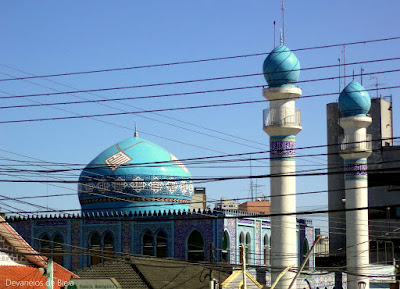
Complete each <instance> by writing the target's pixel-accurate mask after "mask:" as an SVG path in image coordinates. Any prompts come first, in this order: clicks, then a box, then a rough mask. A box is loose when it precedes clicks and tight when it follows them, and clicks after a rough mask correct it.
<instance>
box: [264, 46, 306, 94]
mask: <svg viewBox="0 0 400 289" xmlns="http://www.w3.org/2000/svg"><path fill="white" fill-rule="evenodd" d="M263 73H264V77H265V80H266V81H267V83H268V85H269V86H270V87H280V86H294V84H295V83H296V82H297V80H298V79H299V76H300V62H299V60H298V59H297V57H296V55H294V53H293V52H291V51H290V49H289V48H287V47H286V46H284V45H280V46H278V47H275V49H274V50H272V51H271V52H270V54H269V55H268V57H267V58H266V59H265V61H264V65H263Z"/></svg>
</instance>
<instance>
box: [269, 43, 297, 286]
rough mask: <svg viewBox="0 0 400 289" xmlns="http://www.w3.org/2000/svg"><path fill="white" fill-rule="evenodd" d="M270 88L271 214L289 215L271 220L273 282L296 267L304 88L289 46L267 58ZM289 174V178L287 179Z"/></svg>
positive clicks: (284, 281) (285, 282)
mask: <svg viewBox="0 0 400 289" xmlns="http://www.w3.org/2000/svg"><path fill="white" fill-rule="evenodd" d="M263 71H264V77H265V79H266V80H267V83H268V86H269V88H264V89H263V95H264V97H265V98H266V99H267V100H269V109H266V110H264V126H263V127H264V131H265V132H266V133H267V134H268V135H269V136H270V156H271V165H270V172H271V174H272V175H276V176H277V177H272V178H271V179H270V183H271V189H270V190H271V214H282V213H283V214H286V213H287V214H288V215H283V216H275V217H271V266H272V282H275V280H276V279H277V277H278V275H279V274H280V273H281V271H283V270H284V269H285V268H286V267H288V266H291V265H294V266H297V264H298V263H297V257H298V256H297V254H298V252H297V246H298V245H297V234H296V215H295V213H296V196H295V193H296V177H295V176H291V175H292V174H294V173H295V170H296V163H295V145H296V135H297V134H298V133H299V132H300V131H301V121H300V120H301V119H300V116H301V114H300V110H298V109H297V110H296V107H295V101H296V99H297V98H299V97H300V96H301V89H300V88H298V87H296V86H295V83H296V82H297V80H298V78H299V76H300V63H299V61H298V59H297V57H296V56H295V55H294V54H293V53H292V52H291V51H290V50H289V49H288V48H287V47H286V46H283V45H281V46H278V47H276V48H275V49H274V50H272V52H271V53H270V54H269V55H268V57H267V58H266V59H265V61H264V66H263ZM285 175H288V176H285ZM293 277H294V273H291V272H288V273H286V275H285V276H283V278H281V280H280V281H279V283H278V285H277V288H282V289H287V288H289V285H290V282H291V281H292V279H293Z"/></svg>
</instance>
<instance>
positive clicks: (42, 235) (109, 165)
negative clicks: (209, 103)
mask: <svg viewBox="0 0 400 289" xmlns="http://www.w3.org/2000/svg"><path fill="white" fill-rule="evenodd" d="M263 72H264V76H265V78H266V80H267V82H268V85H269V88H266V89H264V90H263V94H264V96H265V97H266V98H267V100H269V101H270V108H269V109H268V110H266V111H265V112H264V130H265V131H266V132H267V133H268V134H269V135H270V137H271V138H270V150H271V151H270V153H271V171H274V172H275V173H277V174H281V175H285V174H288V175H289V176H284V177H280V178H275V179H276V180H275V182H271V195H272V196H273V198H272V200H271V213H272V215H273V217H272V219H270V218H269V217H262V216H261V215H257V214H254V215H252V214H251V213H241V212H239V211H229V210H220V211H217V210H214V211H211V210H198V211H192V210H190V204H191V200H192V195H193V190H194V188H193V178H192V176H191V174H190V172H189V171H188V169H187V168H186V167H185V165H184V164H183V162H182V161H180V160H179V159H177V158H176V157H175V156H174V155H173V154H171V153H169V152H168V151H166V150H165V149H163V148H162V147H160V146H158V145H156V144H154V143H152V142H150V141H147V140H145V139H143V138H140V137H139V136H138V134H137V132H135V134H134V136H133V137H131V138H129V139H127V140H124V141H122V142H119V143H117V144H115V145H114V146H112V147H110V148H108V149H106V150H105V151H103V152H102V153H100V154H99V155H98V156H97V157H96V158H94V159H93V161H91V162H90V163H89V164H88V165H87V166H86V167H85V169H84V170H83V171H82V173H81V176H80V178H79V185H78V197H79V201H80V203H81V212H80V213H79V214H72V215H67V214H64V215H50V216H43V215H42V216H30V217H14V216H11V217H8V218H7V221H8V222H9V223H10V224H11V225H12V226H13V227H14V228H15V229H16V231H17V232H18V233H19V234H20V235H21V236H22V237H23V238H24V239H25V240H27V241H28V242H29V243H30V244H31V245H32V246H33V247H34V248H35V249H37V250H38V251H40V252H41V253H42V254H44V255H49V256H52V257H53V259H54V260H55V261H56V262H57V263H60V264H62V265H63V266H64V267H66V268H68V269H72V270H74V269H78V268H84V267H87V266H91V265H94V264H98V263H102V262H104V261H106V260H107V259H113V258H123V257H125V256H130V255H144V256H155V257H165V258H177V259H184V260H191V261H198V262H221V263H230V264H233V265H237V266H239V265H240V264H241V260H240V257H239V245H240V244H244V247H245V257H244V258H245V260H246V263H247V264H248V265H250V267H253V268H255V269H251V270H255V271H256V272H255V274H257V279H258V280H261V282H262V284H267V285H271V283H272V281H274V278H277V274H276V273H275V275H274V274H272V277H271V274H270V273H271V267H272V268H279V270H280V271H281V270H283V269H284V268H283V267H286V266H287V264H290V265H291V266H295V267H300V265H301V264H303V261H305V257H306V255H307V253H308V252H309V251H310V248H311V247H312V245H313V243H314V240H315V237H316V236H315V229H314V226H313V225H312V223H311V221H308V220H304V219H296V217H295V214H296V206H295V198H294V197H291V196H293V195H294V193H295V192H296V187H295V177H292V176H290V173H291V171H287V170H288V168H290V170H295V136H296V134H297V133H299V132H300V130H301V128H302V127H301V118H300V111H299V110H298V109H296V108H295V105H294V103H295V100H296V99H297V98H298V97H300V96H301V89H300V88H297V87H296V86H295V83H296V82H297V79H298V77H299V73H300V64H299V62H298V60H297V58H296V57H295V55H294V54H293V53H292V52H291V51H290V50H289V49H288V48H287V47H286V46H284V45H281V46H278V47H277V48H275V49H274V50H273V51H272V52H271V53H270V54H269V56H268V57H267V59H266V61H265V62H264V67H263ZM348 90H349V91H344V93H343V94H342V95H341V100H340V103H339V106H340V108H341V110H342V113H343V114H344V115H345V116H346V114H347V113H348V111H347V110H349V109H350V110H351V111H352V110H353V109H354V108H355V107H357V108H358V107H359V106H360V107H361V108H363V109H364V110H365V109H366V110H367V111H366V112H365V111H364V110H363V111H362V112H361V113H362V114H366V113H367V112H368V109H369V107H368V101H369V102H370V99H369V96H368V95H367V94H365V93H364V92H365V89H364V88H363V87H361V86H359V85H358V84H357V83H352V87H351V88H348ZM363 102H366V103H367V104H366V105H364V104H363ZM358 114H360V113H357V114H356V115H358ZM363 141H364V140H363ZM349 143H351V142H349ZM363 161H364V160H363ZM351 165H352V169H351V170H350V168H349V170H348V171H346V174H348V175H349V176H354V175H356V176H357V179H360V178H361V179H362V178H364V177H365V173H366V166H365V165H364V163H363V164H359V162H358V161H356V162H354V163H351ZM346 176H347V175H346ZM349 179H350V177H349ZM274 200H275V201H274ZM281 224H285V226H282V225H281ZM284 236H286V237H288V236H290V238H286V239H284ZM366 242H367V243H368V240H367V241H366ZM271 244H272V246H271ZM271 247H273V249H271ZM274 250H275V251H274ZM288 256H289V257H288ZM278 259H279V260H278ZM363 262H364V261H363ZM363 264H364V265H368V264H365V263H363ZM282 266H283V267H282ZM281 267H282V268H281ZM305 269H306V270H308V271H309V272H310V271H311V272H313V271H314V270H315V257H314V254H313V253H311V255H310V258H309V260H308V261H307V262H306V264H305ZM290 274H292V273H290ZM339 275H340V276H339ZM271 278H272V279H271ZM386 285H387V284H386ZM346 287H347V276H346V274H343V273H336V274H334V273H328V272H324V273H321V274H315V275H313V274H312V273H311V274H310V275H304V276H301V277H300V278H299V279H298V281H297V288H317V289H318V288H328V289H333V288H346ZM371 287H372V286H371ZM277 288H281V287H279V286H278V287H277ZM282 288H283V287H282ZM286 288H287V287H286Z"/></svg>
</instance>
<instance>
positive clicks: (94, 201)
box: [80, 197, 190, 205]
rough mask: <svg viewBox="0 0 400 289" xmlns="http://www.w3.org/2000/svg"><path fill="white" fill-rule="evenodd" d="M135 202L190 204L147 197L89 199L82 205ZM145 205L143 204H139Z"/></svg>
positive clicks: (185, 201) (182, 201) (186, 201)
mask: <svg viewBox="0 0 400 289" xmlns="http://www.w3.org/2000/svg"><path fill="white" fill-rule="evenodd" d="M125 200H127V201H133V202H143V201H148V202H171V203H182V204H190V200H184V199H172V198H150V197H149V198H146V197H130V198H124V200H119V199H112V198H98V199H87V200H81V201H80V203H81V204H91V203H109V202H119V201H125ZM139 205H143V204H139Z"/></svg>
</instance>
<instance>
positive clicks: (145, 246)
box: [142, 231, 154, 256]
mask: <svg viewBox="0 0 400 289" xmlns="http://www.w3.org/2000/svg"><path fill="white" fill-rule="evenodd" d="M142 252H143V253H142V254H143V255H146V256H154V244H153V234H152V233H151V232H149V231H146V232H145V233H144V234H143V240H142Z"/></svg>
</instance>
